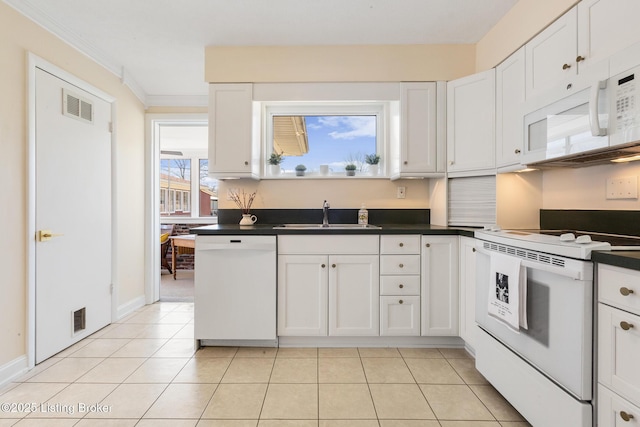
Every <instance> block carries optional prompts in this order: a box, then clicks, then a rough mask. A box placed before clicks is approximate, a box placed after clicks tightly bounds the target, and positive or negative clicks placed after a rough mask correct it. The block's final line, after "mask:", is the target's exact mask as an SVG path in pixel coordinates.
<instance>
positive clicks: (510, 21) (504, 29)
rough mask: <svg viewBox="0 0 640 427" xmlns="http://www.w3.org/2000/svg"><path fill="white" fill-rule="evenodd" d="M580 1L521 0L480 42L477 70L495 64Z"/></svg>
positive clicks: (477, 52) (482, 69) (477, 51)
mask: <svg viewBox="0 0 640 427" xmlns="http://www.w3.org/2000/svg"><path fill="white" fill-rule="evenodd" d="M576 3H578V1H577V0H520V1H519V2H518V3H516V4H515V6H513V8H512V9H511V10H510V11H509V12H507V14H506V15H505V16H504V18H502V19H501V20H500V21H499V22H498V23H497V24H496V25H495V26H494V27H493V28H492V29H491V30H490V31H489V32H488V33H487V34H486V35H485V36H484V37H483V38H482V40H480V41H479V42H478V43H477V44H476V71H484V70H488V69H489V68H492V67H495V66H496V65H498V64H499V63H500V62H502V61H503V60H504V59H505V58H507V57H508V56H509V55H511V54H512V53H513V52H515V51H516V50H518V48H519V47H520V46H522V45H524V44H525V43H526V42H527V41H528V40H529V39H531V38H532V37H533V36H535V35H536V34H537V33H539V32H540V31H542V30H543V29H544V28H545V27H547V25H549V24H550V23H552V22H553V21H555V19H556V18H558V17H559V16H560V15H562V14H563V13H564V12H565V11H567V10H568V9H570V8H571V7H572V6H573V5H574V4H576Z"/></svg>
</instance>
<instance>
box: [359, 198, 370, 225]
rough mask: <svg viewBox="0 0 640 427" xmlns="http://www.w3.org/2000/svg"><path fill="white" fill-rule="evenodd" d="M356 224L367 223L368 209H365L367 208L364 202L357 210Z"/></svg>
mask: <svg viewBox="0 0 640 427" xmlns="http://www.w3.org/2000/svg"><path fill="white" fill-rule="evenodd" d="M358 224H360V225H367V224H369V211H367V208H366V207H365V206H364V203H363V204H362V207H360V210H359V211H358Z"/></svg>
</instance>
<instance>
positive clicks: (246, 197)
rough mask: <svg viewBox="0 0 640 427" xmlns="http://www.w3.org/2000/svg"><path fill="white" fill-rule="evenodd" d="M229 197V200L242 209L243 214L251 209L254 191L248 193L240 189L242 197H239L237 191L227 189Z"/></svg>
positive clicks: (254, 196)
mask: <svg viewBox="0 0 640 427" xmlns="http://www.w3.org/2000/svg"><path fill="white" fill-rule="evenodd" d="M229 197H231V200H233V202H234V203H235V204H236V206H238V207H239V208H240V209H241V210H242V213H243V214H248V213H249V210H250V209H251V204H252V203H253V199H255V198H256V192H255V191H254V192H253V193H251V194H248V193H245V191H244V190H242V197H240V195H239V194H238V193H237V192H235V191H229Z"/></svg>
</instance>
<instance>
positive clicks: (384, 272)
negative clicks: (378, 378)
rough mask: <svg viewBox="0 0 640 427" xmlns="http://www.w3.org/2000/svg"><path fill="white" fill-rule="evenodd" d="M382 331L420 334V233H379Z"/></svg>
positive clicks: (406, 334) (384, 332) (392, 333)
mask: <svg viewBox="0 0 640 427" xmlns="http://www.w3.org/2000/svg"><path fill="white" fill-rule="evenodd" d="M380 335H383V336H388V335H395V336H420V236H419V235H383V236H381V237H380Z"/></svg>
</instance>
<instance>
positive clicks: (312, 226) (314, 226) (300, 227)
mask: <svg viewBox="0 0 640 427" xmlns="http://www.w3.org/2000/svg"><path fill="white" fill-rule="evenodd" d="M273 228H274V229H279V230H358V229H379V228H381V227H379V226H377V225H371V224H367V225H362V224H329V225H324V226H323V225H322V224H280V225H275V226H274V227H273Z"/></svg>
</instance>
